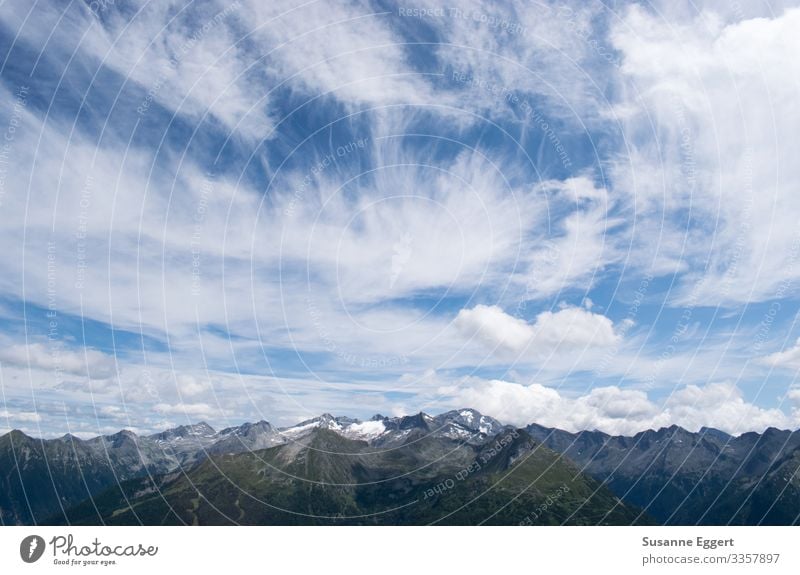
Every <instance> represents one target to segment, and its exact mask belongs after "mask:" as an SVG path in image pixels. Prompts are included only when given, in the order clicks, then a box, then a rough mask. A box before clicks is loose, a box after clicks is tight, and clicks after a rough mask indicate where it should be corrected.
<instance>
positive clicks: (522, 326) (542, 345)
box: [455, 304, 619, 354]
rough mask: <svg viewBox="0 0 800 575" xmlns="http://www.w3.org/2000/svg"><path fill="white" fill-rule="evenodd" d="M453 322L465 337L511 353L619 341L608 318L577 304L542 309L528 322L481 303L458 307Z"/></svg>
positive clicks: (589, 345) (611, 343)
mask: <svg viewBox="0 0 800 575" xmlns="http://www.w3.org/2000/svg"><path fill="white" fill-rule="evenodd" d="M455 325H456V327H457V328H458V329H459V330H460V331H461V332H462V333H463V334H464V335H465V336H466V337H478V338H480V339H481V340H482V341H483V342H484V343H486V344H487V345H489V346H491V347H493V348H501V349H504V350H507V351H511V352H514V353H519V352H522V351H524V350H527V349H531V348H532V351H533V352H535V353H539V354H546V353H550V352H551V351H553V350H556V349H575V348H580V347H604V346H609V345H613V344H614V343H616V342H617V341H618V340H619V335H618V334H617V333H615V331H614V323H613V322H612V321H611V320H610V319H609V318H607V317H605V316H604V315H601V314H597V313H594V312H591V311H589V310H587V309H583V308H579V307H564V308H562V309H560V310H558V311H556V312H552V311H544V312H542V313H540V314H538V315H537V316H536V319H535V321H534V322H533V323H532V324H530V323H527V322H525V321H524V320H522V319H519V318H516V317H513V316H511V315H509V314H507V313H506V312H504V311H503V310H502V309H501V308H500V307H498V306H494V305H493V306H487V305H482V304H481V305H477V306H475V307H474V308H472V309H462V310H461V311H460V312H459V313H458V316H457V317H456V320H455Z"/></svg>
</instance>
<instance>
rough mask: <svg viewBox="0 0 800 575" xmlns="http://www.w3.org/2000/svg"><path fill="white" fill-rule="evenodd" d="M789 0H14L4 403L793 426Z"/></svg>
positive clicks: (635, 426)
mask: <svg viewBox="0 0 800 575" xmlns="http://www.w3.org/2000/svg"><path fill="white" fill-rule="evenodd" d="M267 4H268V5H267ZM796 4H797V3H796V2H784V3H781V2H777V3H776V2H770V3H766V2H759V1H753V2H742V3H739V4H736V5H735V6H729V5H728V3H723V2H702V3H696V2H693V3H690V2H677V3H676V2H654V3H634V2H630V3H625V2H621V3H614V4H613V7H610V6H606V5H604V4H601V3H589V4H586V3H579V2H575V3H557V4H550V3H544V2H543V3H530V2H501V3H494V2H491V3H490V2H478V1H465V2H459V3H455V4H452V5H448V6H443V5H439V4H436V3H428V2H419V3H413V4H406V3H395V2H366V1H364V2H343V3H339V2H307V3H299V2H270V3H263V2H255V1H250V0H240V1H238V2H223V1H210V0H209V1H202V2H193V3H180V2H158V3H156V2H149V3H148V2H138V1H129V2H121V1H116V2H113V1H108V2H102V1H98V2H77V1H76V2H58V1H48V2H39V3H36V4H34V5H30V3H27V2H16V1H13V0H10V1H7V2H5V3H4V4H3V5H2V6H1V7H0V54H2V55H3V60H2V62H0V80H1V81H0V92H2V103H3V106H2V111H1V112H0V131H2V135H1V136H0V138H2V142H0V144H2V148H0V214H2V216H0V217H2V220H1V221H2V225H1V226H0V237H1V238H2V246H3V250H2V251H1V252H0V270H2V274H0V389H1V390H2V397H0V429H10V428H21V429H24V430H26V431H29V432H31V433H35V434H41V435H48V436H49V435H60V434H62V433H65V432H67V431H70V432H72V433H76V434H84V435H93V434H97V433H106V432H110V431H115V430H117V429H119V428H122V427H128V428H131V429H134V430H137V431H142V432H147V431H150V430H157V429H162V428H164V427H167V426H172V425H176V424H181V423H187V422H195V421H198V420H206V421H208V422H209V423H211V424H212V425H215V426H219V427H223V426H227V425H232V424H237V423H241V422H242V421H247V420H255V419H261V418H263V419H267V420H269V421H271V422H273V423H276V424H279V425H286V424H291V423H294V422H296V421H299V420H301V419H305V418H307V417H309V416H314V415H317V414H319V413H322V412H332V413H336V414H341V415H350V416H356V417H369V416H371V415H372V414H374V413H378V412H380V413H383V414H401V413H413V412H417V411H420V410H425V411H428V412H438V411H443V410H445V409H449V408H457V407H462V406H470V407H474V408H477V409H479V410H481V411H483V412H485V413H488V414H490V415H493V416H495V417H497V418H498V419H500V420H502V421H507V422H510V423H515V424H520V425H521V424H525V423H530V422H534V421H536V422H538V423H542V424H545V425H553V426H558V427H562V428H565V429H571V430H574V429H584V428H588V429H595V428H597V429H602V430H605V431H608V432H612V433H633V432H635V431H638V430H641V429H646V428H650V427H661V426H665V425H670V424H673V423H676V424H679V425H683V426H684V427H687V428H689V429H698V428H699V427H701V426H704V425H706V426H714V427H718V428H720V429H724V430H726V431H729V432H733V433H741V432H743V431H747V430H762V429H764V428H766V427H768V426H776V427H782V428H788V427H791V428H796V427H798V426H800V386H798V385H797V382H796V374H797V370H798V368H800V339H798V338H800V326H798V325H796V324H797V321H796V318H797V312H798V285H800V263H798V261H797V260H798V256H799V255H800V227H798V222H800V199H798V198H800V196H798V193H797V192H798V189H799V187H800V167H798V165H797V162H796V151H795V147H794V146H792V144H793V143H794V140H793V139H795V138H796V133H797V127H798V126H800V110H798V108H797V106H796V104H795V103H796V101H797V96H798V87H799V86H800V83H799V82H800V64H798V62H797V59H796V58H793V57H792V55H793V54H797V53H798V49H800V45H798V42H800V34H798V31H800V9H798V8H797V7H796Z"/></svg>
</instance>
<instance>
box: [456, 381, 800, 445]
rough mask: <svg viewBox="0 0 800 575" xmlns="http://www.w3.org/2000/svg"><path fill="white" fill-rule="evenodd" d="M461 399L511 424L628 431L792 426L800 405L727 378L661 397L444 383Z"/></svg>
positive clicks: (799, 419)
mask: <svg viewBox="0 0 800 575" xmlns="http://www.w3.org/2000/svg"><path fill="white" fill-rule="evenodd" d="M442 391H443V392H445V393H449V394H453V395H454V398H455V401H456V402H458V404H459V405H469V406H471V407H474V408H476V409H478V410H479V411H481V412H484V413H487V414H489V415H492V416H494V417H496V418H497V419H499V420H500V421H506V422H508V423H511V424H513V425H519V426H524V425H527V424H530V423H538V424H539V425H544V426H548V427H556V428H560V429H565V430H567V431H580V430H584V429H588V430H592V429H597V430H600V431H604V432H606V433H609V434H613V435H631V434H634V433H637V432H639V431H642V430H645V429H659V428H661V427H668V426H670V425H673V424H675V425H679V426H681V427H683V428H685V429H688V430H689V431H698V430H699V429H700V428H701V427H703V426H705V427H714V428H717V429H721V430H722V431H725V432H728V433H731V434H739V433H743V432H745V431H753V430H755V431H763V430H764V429H766V428H767V427H778V428H782V429H786V428H791V429H794V428H796V427H798V425H800V410H797V409H795V410H793V411H792V413H791V414H789V415H787V414H786V413H785V412H784V411H782V410H780V409H778V408H772V409H765V408H762V407H759V406H757V405H755V404H753V403H749V402H747V401H746V400H745V399H744V397H743V394H742V391H741V390H740V389H739V388H738V387H737V386H736V385H734V384H731V383H711V384H708V385H705V386H696V385H687V386H685V387H682V388H680V389H677V390H676V391H675V392H674V393H672V395H670V396H669V397H668V398H666V399H665V400H663V401H661V402H657V401H654V400H652V399H650V398H649V397H648V395H647V394H646V393H645V392H643V391H641V390H636V389H624V388H620V387H617V386H607V387H597V388H594V389H592V390H591V391H589V392H588V393H586V394H584V395H578V396H573V395H568V394H566V393H563V392H560V391H559V390H557V389H554V388H552V387H546V386H543V385H540V384H538V383H533V384H530V385H522V384H519V383H512V382H509V381H502V380H492V381H481V382H470V383H468V384H467V385H465V386H464V387H463V388H460V389H457V390H454V389H453V388H442Z"/></svg>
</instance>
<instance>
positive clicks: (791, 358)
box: [760, 338, 800, 369]
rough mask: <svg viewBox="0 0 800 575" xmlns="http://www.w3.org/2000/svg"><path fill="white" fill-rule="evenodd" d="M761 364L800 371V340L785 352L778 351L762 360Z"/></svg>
mask: <svg viewBox="0 0 800 575" xmlns="http://www.w3.org/2000/svg"><path fill="white" fill-rule="evenodd" d="M760 361H761V363H763V364H766V365H771V366H774V367H782V368H787V369H800V338H798V339H797V341H796V342H795V344H794V345H793V346H791V347H789V348H787V349H784V350H783V351H776V352H775V353H771V354H770V355H767V356H765V357H762V358H761V359H760Z"/></svg>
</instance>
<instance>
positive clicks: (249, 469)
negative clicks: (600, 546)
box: [0, 409, 800, 525]
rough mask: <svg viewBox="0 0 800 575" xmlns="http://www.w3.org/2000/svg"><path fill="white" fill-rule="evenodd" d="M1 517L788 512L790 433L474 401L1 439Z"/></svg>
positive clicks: (780, 520) (792, 461) (344, 520)
mask: <svg viewBox="0 0 800 575" xmlns="http://www.w3.org/2000/svg"><path fill="white" fill-rule="evenodd" d="M0 469H2V470H3V473H2V475H0V521H2V523H3V524H6V525H31V524H53V525H60V524H87V525H102V524H123V525H126V524H147V525H162V524H163V525H183V524H199V525H211V524H215V525H216V524H252V525H292V524H320V525H327V524H375V525H379V524H387V525H402V524H414V525H419V524H458V525H475V524H500V525H512V524H513V525H518V524H521V525H540V524H551V525H561V524H567V525H596V524H613V525H633V524H664V525H694V524H707V525H726V524H741V525H756V524H778V525H789V524H798V522H800V518H799V517H798V516H799V515H800V474H798V470H800V433H798V432H796V431H795V432H790V431H780V430H776V429H768V430H766V431H765V432H764V433H762V434H759V433H745V434H743V435H740V436H738V437H732V436H729V435H727V434H725V433H724V432H721V431H718V430H714V429H702V430H700V431H699V432H697V433H691V432H689V431H686V430H684V429H682V428H680V427H677V426H673V427H670V428H664V429H660V430H657V431H654V430H648V431H644V432H641V433H638V434H636V435H634V436H631V437H625V436H611V435H607V434H604V433H601V432H599V431H583V432H579V433H570V432H567V431H563V430H559V429H553V428H547V427H542V426H539V425H536V424H531V425H528V426H527V427H525V428H515V427H513V426H509V425H503V424H502V423H500V422H499V421H497V420H496V419H493V418H491V417H489V416H486V415H482V414H480V413H479V412H477V411H475V410H473V409H461V410H454V411H448V412H446V413H442V414H440V415H437V416H430V415H427V414H425V413H419V414H416V415H410V416H402V417H384V416H381V415H376V416H374V417H373V418H371V419H370V420H368V421H360V420H358V419H352V418H348V417H334V416H332V415H330V414H323V415H321V416H319V417H316V418H313V419H309V420H306V421H303V422H301V423H299V424H297V425H294V426H291V427H285V428H277V427H274V426H272V425H271V424H269V423H268V422H266V421H259V422H257V423H245V424H243V425H240V426H237V427H230V428H226V429H223V430H221V431H215V430H214V429H213V428H211V427H210V426H209V425H207V424H205V423H198V424H194V425H185V426H180V427H177V428H174V429H170V430H167V431H163V432H161V433H156V434H153V435H146V436H139V435H136V434H134V433H132V432H130V431H127V430H123V431H120V432H118V433H116V434H113V435H108V436H101V437H96V438H93V439H87V440H83V439H79V438H77V437H75V436H72V435H65V436H63V437H61V438H57V439H35V438H32V437H29V436H28V435H25V434H24V433H22V432H20V431H16V430H15V431H11V432H10V433H7V434H5V435H3V436H0Z"/></svg>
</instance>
